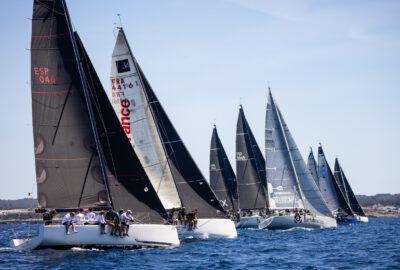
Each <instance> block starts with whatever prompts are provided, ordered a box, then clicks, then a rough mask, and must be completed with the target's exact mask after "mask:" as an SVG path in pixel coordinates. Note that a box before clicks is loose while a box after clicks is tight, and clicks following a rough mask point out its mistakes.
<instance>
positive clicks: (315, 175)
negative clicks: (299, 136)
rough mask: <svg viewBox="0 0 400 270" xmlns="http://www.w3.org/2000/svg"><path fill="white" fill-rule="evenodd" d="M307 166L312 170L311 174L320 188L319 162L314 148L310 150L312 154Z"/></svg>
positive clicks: (309, 156)
mask: <svg viewBox="0 0 400 270" xmlns="http://www.w3.org/2000/svg"><path fill="white" fill-rule="evenodd" d="M307 168H308V170H309V171H310V172H311V175H312V177H313V179H314V181H315V183H316V184H317V186H318V188H319V181H318V172H317V162H316V161H315V158H314V153H313V151H312V149H311V150H310V154H309V155H308V161H307Z"/></svg>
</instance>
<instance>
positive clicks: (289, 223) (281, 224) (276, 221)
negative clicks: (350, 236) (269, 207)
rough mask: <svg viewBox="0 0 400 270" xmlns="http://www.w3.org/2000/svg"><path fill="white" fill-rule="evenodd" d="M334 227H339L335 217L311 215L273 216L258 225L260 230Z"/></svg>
mask: <svg viewBox="0 0 400 270" xmlns="http://www.w3.org/2000/svg"><path fill="white" fill-rule="evenodd" d="M334 227H337V224H336V220H335V219H333V218H329V217H322V216H311V215H302V216H295V215H287V216H272V217H269V218H267V219H265V220H264V221H262V222H261V223H260V224H259V225H258V228H259V229H260V230H262V229H267V230H288V229H293V228H303V229H325V228H334Z"/></svg>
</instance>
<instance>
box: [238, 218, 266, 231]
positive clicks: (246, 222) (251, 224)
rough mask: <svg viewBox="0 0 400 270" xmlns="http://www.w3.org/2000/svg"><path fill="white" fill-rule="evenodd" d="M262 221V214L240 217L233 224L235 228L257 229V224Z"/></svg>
mask: <svg viewBox="0 0 400 270" xmlns="http://www.w3.org/2000/svg"><path fill="white" fill-rule="evenodd" d="M262 221H264V218H263V217H262V216H259V215H256V216H249V217H240V220H239V221H237V222H236V224H235V226H236V228H237V229H248V228H253V229H258V225H259V224H260V223H261V222H262Z"/></svg>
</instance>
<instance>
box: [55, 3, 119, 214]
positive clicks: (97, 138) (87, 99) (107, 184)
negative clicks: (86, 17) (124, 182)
mask: <svg viewBox="0 0 400 270" xmlns="http://www.w3.org/2000/svg"><path fill="white" fill-rule="evenodd" d="M61 3H62V5H63V7H64V10H65V17H66V20H67V25H68V31H69V35H70V37H71V41H72V48H73V51H74V55H75V60H76V63H77V66H78V71H79V77H80V81H81V84H82V88H83V93H84V96H85V101H86V105H87V109H88V113H89V119H90V123H91V127H92V132H93V135H94V138H95V143H96V148H97V151H98V153H99V159H100V167H101V173H102V175H103V178H104V182H105V187H106V190H107V195H108V199H109V201H110V203H111V207H112V208H114V205H113V201H112V196H111V193H110V187H109V183H108V178H107V173H106V168H105V165H104V154H103V150H102V148H101V146H100V142H99V136H98V133H97V126H96V122H95V120H94V116H93V108H92V104H91V103H90V99H89V94H88V89H87V86H86V82H85V79H84V77H83V71H82V66H81V60H80V57H79V53H78V50H77V45H76V40H75V36H74V33H73V31H72V24H71V18H70V16H69V12H68V8H67V5H66V3H65V0H61Z"/></svg>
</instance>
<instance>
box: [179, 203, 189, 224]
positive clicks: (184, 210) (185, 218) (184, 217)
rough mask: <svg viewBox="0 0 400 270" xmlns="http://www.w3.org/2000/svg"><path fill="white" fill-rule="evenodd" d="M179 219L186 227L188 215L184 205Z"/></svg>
mask: <svg viewBox="0 0 400 270" xmlns="http://www.w3.org/2000/svg"><path fill="white" fill-rule="evenodd" d="M178 220H179V223H180V225H182V226H184V227H186V221H187V216H186V209H185V207H184V206H183V207H182V208H181V211H179V213H178Z"/></svg>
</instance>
